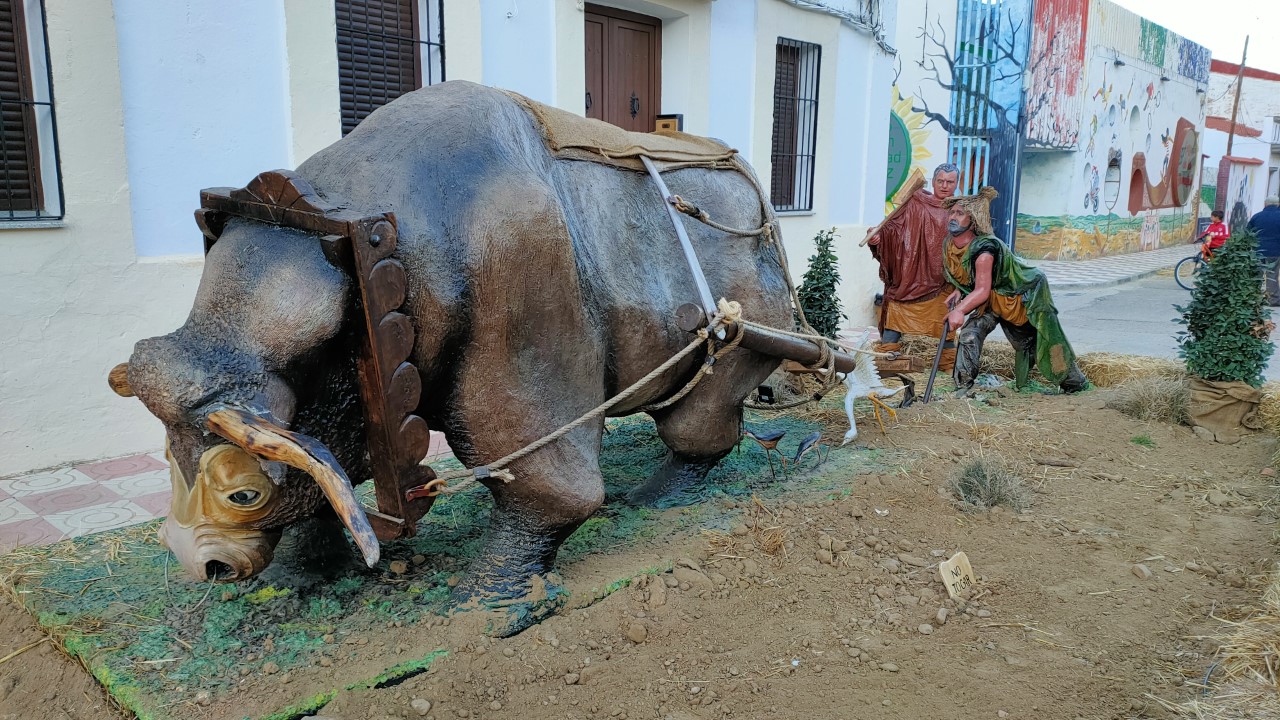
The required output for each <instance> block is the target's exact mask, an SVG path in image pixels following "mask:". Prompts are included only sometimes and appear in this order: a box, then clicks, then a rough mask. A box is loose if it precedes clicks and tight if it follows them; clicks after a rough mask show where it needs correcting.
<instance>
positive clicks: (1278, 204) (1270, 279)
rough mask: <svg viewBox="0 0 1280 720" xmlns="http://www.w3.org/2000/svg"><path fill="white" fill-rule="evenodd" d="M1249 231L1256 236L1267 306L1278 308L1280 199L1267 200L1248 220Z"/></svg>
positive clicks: (1279, 283)
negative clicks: (1262, 269)
mask: <svg viewBox="0 0 1280 720" xmlns="http://www.w3.org/2000/svg"><path fill="white" fill-rule="evenodd" d="M1249 229H1250V230H1252V231H1254V232H1255V233H1257V235H1258V255H1260V256H1261V257H1262V264H1263V265H1264V266H1265V270H1266V278H1267V282H1266V289H1267V304H1268V305H1270V306H1271V307H1276V306H1280V277H1278V276H1280V268H1278V266H1280V198H1277V197H1276V196H1275V195H1272V196H1271V197H1269V198H1267V202H1266V205H1264V206H1263V208H1262V212H1260V213H1258V214H1256V215H1254V216H1253V217H1251V218H1249Z"/></svg>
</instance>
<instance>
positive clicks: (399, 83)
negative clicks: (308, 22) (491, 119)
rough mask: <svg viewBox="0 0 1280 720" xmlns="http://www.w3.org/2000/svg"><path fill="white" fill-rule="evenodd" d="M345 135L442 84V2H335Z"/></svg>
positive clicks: (421, 0)
mask: <svg viewBox="0 0 1280 720" xmlns="http://www.w3.org/2000/svg"><path fill="white" fill-rule="evenodd" d="M336 7H337V15H338V17H337V21H338V22H337V24H338V78H339V82H338V84H339V88H340V90H341V93H342V134H343V135H346V134H347V133H349V132H351V131H352V130H354V129H355V127H356V125H358V124H360V121H361V120H363V119H365V118H366V117H368V115H369V113H371V112H373V111H374V110H377V109H378V108H380V107H382V106H383V105H386V104H387V103H389V102H391V101H392V100H395V99H396V98H398V97H400V96H401V95H403V94H405V93H407V92H410V91H413V90H417V89H418V88H420V87H423V86H425V85H434V84H435V83H438V82H444V79H445V78H444V0H337V2H336Z"/></svg>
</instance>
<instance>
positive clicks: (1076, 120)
mask: <svg viewBox="0 0 1280 720" xmlns="http://www.w3.org/2000/svg"><path fill="white" fill-rule="evenodd" d="M1088 25H1089V0H1040V2H1037V3H1036V9H1035V18H1034V21H1033V23H1032V27H1033V30H1032V35H1031V54H1030V60H1029V62H1028V65H1029V67H1028V74H1029V81H1028V83H1027V140H1028V142H1029V143H1030V144H1031V145H1032V146H1035V147H1048V148H1074V147H1076V144H1077V143H1078V142H1079V139H1080V116H1081V107H1082V98H1081V93H1080V80H1081V78H1083V77H1084V50H1085V35H1086V32H1087V31H1088Z"/></svg>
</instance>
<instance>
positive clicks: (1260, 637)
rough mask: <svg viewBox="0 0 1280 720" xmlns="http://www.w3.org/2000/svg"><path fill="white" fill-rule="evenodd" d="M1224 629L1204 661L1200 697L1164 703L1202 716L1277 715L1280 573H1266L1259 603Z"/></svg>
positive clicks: (1204, 719)
mask: <svg viewBox="0 0 1280 720" xmlns="http://www.w3.org/2000/svg"><path fill="white" fill-rule="evenodd" d="M1230 630H1231V632H1230V634H1228V635H1225V636H1221V637H1218V638H1215V639H1216V640H1218V641H1219V642H1220V645H1219V646H1218V653H1217V658H1216V660H1217V662H1215V663H1214V665H1212V666H1211V667H1210V670H1209V673H1208V678H1209V680H1208V683H1207V684H1206V689H1205V693H1204V697H1202V698H1198V699H1196V700H1193V701H1191V702H1189V703H1185V704H1183V705H1173V706H1169V708H1170V709H1171V710H1174V711H1175V712H1177V714H1178V715H1180V716H1181V717H1186V718H1198V719H1202V720H1216V719H1217V718H1243V717H1256V718H1263V717H1266V718H1274V717H1280V679H1277V673H1278V672H1280V667H1278V665H1280V660H1278V659H1280V577H1277V576H1273V577H1272V580H1271V585H1270V587H1268V588H1267V591H1266V593H1264V594H1263V596H1262V608H1261V609H1260V610H1259V611H1258V612H1257V613H1255V614H1254V615H1253V616H1252V617H1249V618H1247V619H1245V620H1244V621H1242V622H1239V623H1232V624H1231V625H1230Z"/></svg>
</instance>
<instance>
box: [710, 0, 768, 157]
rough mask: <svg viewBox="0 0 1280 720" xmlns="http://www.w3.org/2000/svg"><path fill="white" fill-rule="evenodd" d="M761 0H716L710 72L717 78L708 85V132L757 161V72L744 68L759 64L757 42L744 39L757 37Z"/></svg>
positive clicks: (743, 155) (712, 5)
mask: <svg viewBox="0 0 1280 720" xmlns="http://www.w3.org/2000/svg"><path fill="white" fill-rule="evenodd" d="M757 2H758V0H738V1H737V2H732V3H728V2H713V3H712V4H711V42H710V48H709V53H708V59H709V61H710V65H709V67H708V75H709V76H710V77H713V78H715V82H713V83H711V84H710V87H709V88H708V101H709V102H708V119H707V126H708V128H709V130H708V133H709V134H710V135H712V136H714V137H716V138H719V139H720V140H722V141H724V142H725V143H726V144H728V145H729V146H730V147H733V148H737V150H738V152H739V153H741V154H742V157H743V159H744V160H746V161H747V162H752V161H753V159H754V158H753V155H754V153H753V152H752V149H753V147H754V146H753V144H752V137H753V135H754V132H755V119H756V116H755V112H753V110H752V108H753V107H754V105H755V104H756V102H758V101H759V100H758V99H757V97H756V84H755V81H754V80H755V78H754V75H753V74H752V73H750V72H743V68H754V67H756V65H757V63H756V50H757V48H756V44H755V43H751V42H743V40H742V39H743V38H749V37H755V34H756V4H757Z"/></svg>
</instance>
